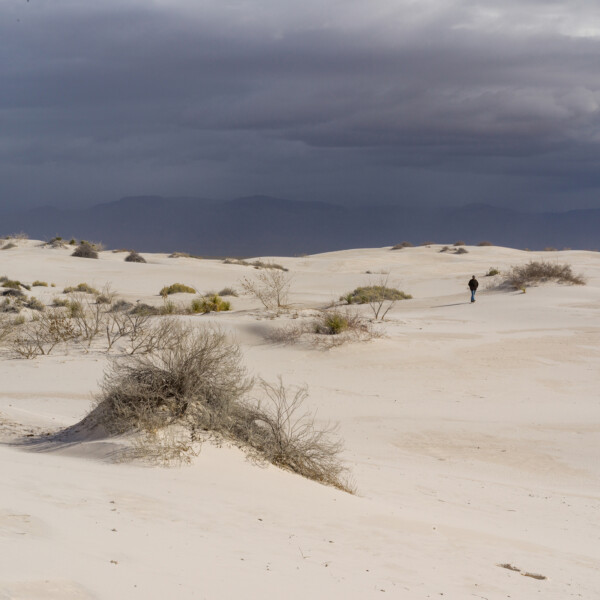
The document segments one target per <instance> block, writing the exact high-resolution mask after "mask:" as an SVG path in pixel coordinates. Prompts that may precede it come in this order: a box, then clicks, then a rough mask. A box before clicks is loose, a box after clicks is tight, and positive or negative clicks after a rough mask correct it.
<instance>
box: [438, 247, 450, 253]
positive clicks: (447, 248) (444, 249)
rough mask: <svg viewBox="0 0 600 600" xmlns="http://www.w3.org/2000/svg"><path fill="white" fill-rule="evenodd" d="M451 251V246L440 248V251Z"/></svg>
mask: <svg viewBox="0 0 600 600" xmlns="http://www.w3.org/2000/svg"><path fill="white" fill-rule="evenodd" d="M449 251H450V246H444V247H443V248H441V249H440V252H449Z"/></svg>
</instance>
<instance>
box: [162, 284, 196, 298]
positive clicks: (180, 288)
mask: <svg viewBox="0 0 600 600" xmlns="http://www.w3.org/2000/svg"><path fill="white" fill-rule="evenodd" d="M195 293H196V290H195V289H194V288H193V287H190V286H189V285H185V284H183V283H173V284H171V285H166V286H165V287H163V288H162V289H161V290H160V292H159V294H160V295H161V296H170V295H171V294H195Z"/></svg>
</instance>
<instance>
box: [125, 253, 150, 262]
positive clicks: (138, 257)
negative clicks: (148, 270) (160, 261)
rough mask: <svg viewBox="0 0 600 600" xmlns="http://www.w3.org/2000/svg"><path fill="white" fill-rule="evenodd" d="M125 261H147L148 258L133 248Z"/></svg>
mask: <svg viewBox="0 0 600 600" xmlns="http://www.w3.org/2000/svg"><path fill="white" fill-rule="evenodd" d="M125 262H135V263H145V262H146V259H145V258H144V257H143V256H142V255H141V254H138V253H137V252H135V250H132V251H131V252H130V253H129V254H128V255H127V256H126V257H125Z"/></svg>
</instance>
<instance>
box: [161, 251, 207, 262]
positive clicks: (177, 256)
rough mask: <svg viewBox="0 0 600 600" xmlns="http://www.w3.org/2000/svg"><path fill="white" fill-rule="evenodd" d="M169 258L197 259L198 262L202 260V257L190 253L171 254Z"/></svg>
mask: <svg viewBox="0 0 600 600" xmlns="http://www.w3.org/2000/svg"><path fill="white" fill-rule="evenodd" d="M169 258H196V259H198V260H201V259H202V257H201V256H198V255H196V254H190V253H189V252H171V254H169Z"/></svg>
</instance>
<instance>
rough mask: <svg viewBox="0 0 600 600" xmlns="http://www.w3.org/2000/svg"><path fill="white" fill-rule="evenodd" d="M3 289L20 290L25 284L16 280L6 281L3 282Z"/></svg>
mask: <svg viewBox="0 0 600 600" xmlns="http://www.w3.org/2000/svg"><path fill="white" fill-rule="evenodd" d="M2 287H5V288H10V289H13V290H20V289H21V287H25V286H23V284H22V283H21V282H20V281H17V280H16V279H5V280H4V281H3V282H2Z"/></svg>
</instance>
